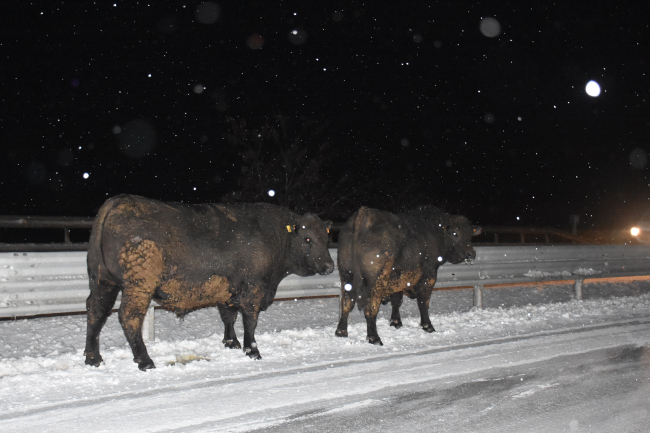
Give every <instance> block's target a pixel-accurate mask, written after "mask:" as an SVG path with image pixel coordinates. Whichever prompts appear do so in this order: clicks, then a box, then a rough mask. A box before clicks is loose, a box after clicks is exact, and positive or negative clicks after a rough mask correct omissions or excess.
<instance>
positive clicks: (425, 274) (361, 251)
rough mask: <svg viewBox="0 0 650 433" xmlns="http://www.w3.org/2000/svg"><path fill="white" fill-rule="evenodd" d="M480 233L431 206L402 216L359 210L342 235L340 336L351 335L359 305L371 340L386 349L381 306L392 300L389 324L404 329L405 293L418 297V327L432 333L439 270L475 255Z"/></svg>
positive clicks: (340, 242) (410, 296)
mask: <svg viewBox="0 0 650 433" xmlns="http://www.w3.org/2000/svg"><path fill="white" fill-rule="evenodd" d="M480 231H481V229H480V227H476V226H472V225H471V224H470V222H469V221H468V220H467V218H465V217H462V216H457V215H449V214H447V213H444V212H442V211H441V210H439V209H438V208H436V207H433V206H422V207H419V208H417V209H414V210H411V211H409V212H405V213H399V214H393V213H390V212H386V211H381V210H377V209H371V208H367V207H362V208H361V209H359V210H358V211H357V212H356V213H355V214H354V215H352V217H350V219H349V220H348V221H347V222H346V223H345V224H344V225H343V227H342V228H341V231H340V233H339V242H338V245H339V246H338V267H339V273H340V276H341V318H340V320H339V324H338V327H337V329H336V335H337V336H339V337H347V336H348V314H349V313H350V311H351V310H352V309H353V308H354V304H355V302H356V303H357V304H358V306H359V309H360V310H363V312H364V315H365V317H366V322H367V326H368V334H367V340H368V341H369V342H370V343H373V344H378V345H382V342H381V339H380V338H379V334H377V325H376V324H377V312H378V311H379V305H380V304H381V303H382V300H384V299H388V298H390V301H391V304H392V307H393V312H392V314H391V319H390V325H391V326H394V327H395V328H400V327H401V326H402V321H401V318H400V315H399V307H400V305H401V304H402V297H403V295H404V294H406V295H407V296H408V297H409V298H415V299H417V302H418V308H419V310H420V317H421V321H420V326H421V327H422V328H423V329H424V330H425V331H427V332H433V331H434V329H433V325H431V320H430V319H429V298H430V297H431V291H432V290H433V285H434V284H435V282H436V277H437V273H438V267H439V266H440V265H442V264H443V263H445V262H450V263H461V262H464V261H468V260H471V259H473V258H474V257H476V252H475V251H474V248H472V245H471V242H470V241H471V237H472V236H473V235H478V234H479V233H480Z"/></svg>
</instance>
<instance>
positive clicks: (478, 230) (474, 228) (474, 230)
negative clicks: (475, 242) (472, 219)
mask: <svg viewBox="0 0 650 433" xmlns="http://www.w3.org/2000/svg"><path fill="white" fill-rule="evenodd" d="M480 234H481V227H479V226H472V236H478V235H480Z"/></svg>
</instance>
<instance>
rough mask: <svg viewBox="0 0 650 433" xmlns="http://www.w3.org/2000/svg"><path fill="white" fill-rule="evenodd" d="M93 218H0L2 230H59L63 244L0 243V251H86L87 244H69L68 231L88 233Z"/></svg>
mask: <svg viewBox="0 0 650 433" xmlns="http://www.w3.org/2000/svg"><path fill="white" fill-rule="evenodd" d="M94 220H95V217H65V216H64V217H49V216H48V217H44V216H0V228H3V229H61V230H63V242H57V243H13V244H10V243H1V242H0V251H12V252H16V251H21V252H22V251H25V252H35V251H86V250H87V249H88V243H87V242H71V241H70V229H85V230H88V233H90V229H91V228H92V226H93V221H94Z"/></svg>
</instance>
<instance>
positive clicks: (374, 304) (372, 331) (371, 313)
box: [363, 297, 384, 346]
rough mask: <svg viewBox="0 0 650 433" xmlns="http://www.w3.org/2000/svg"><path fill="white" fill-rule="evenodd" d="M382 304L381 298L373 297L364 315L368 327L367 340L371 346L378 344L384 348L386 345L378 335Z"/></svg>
mask: <svg viewBox="0 0 650 433" xmlns="http://www.w3.org/2000/svg"><path fill="white" fill-rule="evenodd" d="M380 303H381V298H376V299H375V298H374V297H371V298H370V299H369V300H368V304H367V305H366V308H365V309H364V311H363V312H364V315H365V316H366V326H367V336H366V340H368V343H370V344H376V345H377V346H383V345H384V343H382V342H381V338H379V334H378V333H377V313H378V312H379V304H380Z"/></svg>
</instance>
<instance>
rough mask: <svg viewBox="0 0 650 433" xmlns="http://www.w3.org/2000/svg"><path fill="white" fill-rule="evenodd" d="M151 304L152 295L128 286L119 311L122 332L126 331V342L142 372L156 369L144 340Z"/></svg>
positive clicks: (138, 288)
mask: <svg viewBox="0 0 650 433" xmlns="http://www.w3.org/2000/svg"><path fill="white" fill-rule="evenodd" d="M150 302H151V293H148V292H147V291H145V290H142V289H141V288H140V287H137V286H136V287H132V286H128V285H127V287H126V288H125V289H124V294H123V295H122V303H121V305H120V309H119V318H120V324H121V325H122V330H124V335H125V336H126V341H128V342H129V346H131V352H133V362H135V363H137V364H138V368H139V369H140V370H142V371H146V370H148V369H150V368H156V366H155V364H154V363H153V361H152V360H151V358H150V357H149V354H148V353H147V347H146V346H145V345H144V340H143V339H142V324H143V322H144V316H145V315H146V314H147V309H148V308H149V303H150Z"/></svg>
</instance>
